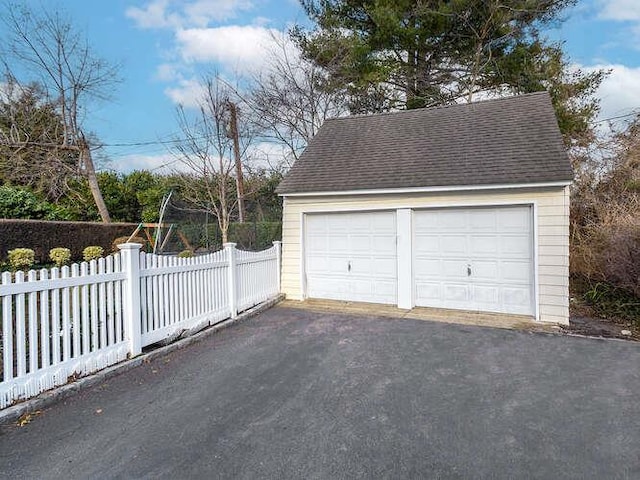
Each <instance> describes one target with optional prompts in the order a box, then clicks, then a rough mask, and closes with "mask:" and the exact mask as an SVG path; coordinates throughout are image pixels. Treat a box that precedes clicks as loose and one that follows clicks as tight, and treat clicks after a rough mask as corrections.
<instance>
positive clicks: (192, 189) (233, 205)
mask: <svg viewBox="0 0 640 480" xmlns="http://www.w3.org/2000/svg"><path fill="white" fill-rule="evenodd" d="M203 87H204V88H203V90H204V94H203V95H202V98H201V99H200V101H199V105H198V109H197V112H196V113H195V115H192V114H191V113H192V112H190V111H188V110H186V109H185V108H184V107H182V106H180V107H178V110H177V112H178V124H179V126H180V130H181V134H182V137H181V138H180V139H176V142H175V145H174V147H173V148H172V153H173V155H174V156H175V158H176V160H177V162H178V163H179V164H180V165H181V167H182V168H180V169H179V171H178V172H177V173H179V177H180V178H181V179H182V182H183V188H182V190H181V192H182V193H181V196H182V197H183V199H184V200H186V201H187V202H188V203H189V204H190V205H191V206H193V208H194V209H195V210H198V211H202V212H210V213H212V214H213V215H214V216H215V217H216V219H217V221H218V226H219V227H220V231H221V233H222V241H223V242H227V241H228V232H229V224H230V223H231V220H232V217H233V214H234V212H235V211H236V209H237V206H238V198H239V196H238V195H237V186H236V177H235V175H234V172H235V171H236V161H235V158H236V157H235V155H234V148H236V147H237V150H238V153H239V156H240V158H245V159H246V154H247V148H248V146H249V144H250V142H251V135H250V134H249V132H248V131H247V128H246V127H245V125H244V124H243V123H242V122H237V126H236V127H235V128H237V130H236V131H235V132H231V131H230V128H233V127H230V120H231V117H230V116H231V113H232V112H231V111H230V109H229V105H230V104H233V105H234V106H235V102H234V101H233V99H232V98H231V97H232V92H231V89H230V88H229V87H228V85H227V84H226V83H225V82H224V81H223V80H221V79H220V77H219V76H218V75H213V76H210V77H208V78H205V79H204V81H203ZM236 133H237V135H236ZM236 139H237V142H238V143H237V146H236V147H234V143H235V141H236Z"/></svg>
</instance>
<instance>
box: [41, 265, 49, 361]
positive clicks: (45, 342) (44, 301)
mask: <svg viewBox="0 0 640 480" xmlns="http://www.w3.org/2000/svg"><path fill="white" fill-rule="evenodd" d="M48 278H49V271H48V270H47V269H46V268H43V269H42V270H40V280H41V281H47V280H48ZM50 321H51V319H50V312H49V295H48V294H47V292H40V363H41V365H42V368H45V367H48V366H49V365H50V364H51V356H50V353H49V352H50V350H49V346H50V344H51V328H50Z"/></svg>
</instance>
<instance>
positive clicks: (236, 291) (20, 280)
mask: <svg viewBox="0 0 640 480" xmlns="http://www.w3.org/2000/svg"><path fill="white" fill-rule="evenodd" d="M277 262H279V252H278V251H277V249H276V247H275V245H274V247H272V248H271V249H269V250H265V251H263V252H259V253H255V252H243V251H239V250H236V249H235V245H234V244H226V245H225V249H224V250H220V251H218V252H214V253H210V254H207V255H202V256H197V257H193V258H177V257H166V256H158V255H154V254H144V253H142V252H140V251H139V247H138V246H136V245H130V244H129V245H124V246H122V247H121V251H120V252H118V253H116V254H115V255H112V256H109V257H106V258H103V259H98V260H97V261H96V260H92V261H91V262H81V263H78V264H72V265H71V266H70V267H68V266H65V267H62V268H60V269H59V268H52V269H49V270H47V269H42V270H39V271H37V272H36V271H30V272H28V273H27V275H26V279H25V274H24V273H23V272H17V273H16V274H15V276H12V274H10V273H8V272H5V273H3V274H2V276H1V282H0V292H1V295H0V296H1V302H0V309H1V312H2V323H1V328H2V331H1V332H0V333H1V334H2V339H1V347H2V362H3V363H2V372H0V373H1V374H2V376H1V377H0V408H5V407H6V406H7V405H10V404H11V403H12V402H14V401H16V400H19V399H23V398H27V397H29V396H32V395H36V394H38V393H40V392H41V391H43V390H44V389H47V388H51V387H52V386H57V385H60V384H62V383H65V382H66V381H67V378H68V376H69V375H73V374H80V375H82V374H87V373H91V372H94V371H96V370H98V369H100V368H104V367H106V366H108V365H111V364H113V363H116V362H118V361H121V360H123V359H124V358H126V356H127V355H128V354H130V355H134V356H135V355H137V354H139V353H140V352H141V351H142V347H143V346H146V345H149V344H151V343H155V342H157V341H159V340H162V339H165V338H167V337H169V336H171V335H173V334H175V333H179V332H180V331H182V330H188V329H192V328H201V327H202V326H205V325H207V324H214V323H215V322H219V321H221V320H224V319H226V318H229V317H235V316H236V315H237V313H238V312H239V311H242V310H244V309H247V308H251V307H252V306H253V305H255V304H257V303H259V302H261V301H263V300H265V299H267V298H269V297H270V296H273V295H276V294H277V293H278V290H279V288H278V285H277V281H279V274H278V273H277V272H279V270H278V269H279V264H277Z"/></svg>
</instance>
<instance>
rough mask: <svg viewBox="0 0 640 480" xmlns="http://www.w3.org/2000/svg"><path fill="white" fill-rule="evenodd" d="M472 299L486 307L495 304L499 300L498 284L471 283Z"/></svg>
mask: <svg viewBox="0 0 640 480" xmlns="http://www.w3.org/2000/svg"><path fill="white" fill-rule="evenodd" d="M471 288H472V292H471V294H472V296H473V299H474V300H475V301H476V302H477V303H479V304H480V305H484V306H486V307H489V306H492V305H495V304H496V303H498V302H499V301H500V286H499V285H472V287H471Z"/></svg>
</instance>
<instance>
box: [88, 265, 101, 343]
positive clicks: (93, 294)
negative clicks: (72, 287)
mask: <svg viewBox="0 0 640 480" xmlns="http://www.w3.org/2000/svg"><path fill="white" fill-rule="evenodd" d="M97 273H98V262H96V261H95V260H91V261H90V262H89V275H97ZM89 302H90V305H91V306H90V308H89V311H90V312H91V351H92V352H96V351H98V349H99V348H100V331H99V328H98V315H99V312H98V285H96V284H95V283H92V284H91V287H90V289H89Z"/></svg>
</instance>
